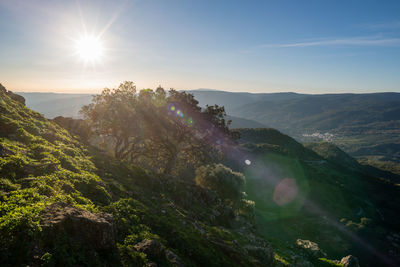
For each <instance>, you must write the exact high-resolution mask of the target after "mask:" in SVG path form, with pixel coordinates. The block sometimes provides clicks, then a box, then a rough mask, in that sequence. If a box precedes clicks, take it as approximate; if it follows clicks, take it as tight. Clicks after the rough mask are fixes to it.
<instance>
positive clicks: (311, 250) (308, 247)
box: [296, 239, 327, 258]
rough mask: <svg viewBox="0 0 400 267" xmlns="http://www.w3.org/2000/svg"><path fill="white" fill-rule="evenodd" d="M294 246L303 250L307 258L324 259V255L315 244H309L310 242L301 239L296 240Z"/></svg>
mask: <svg viewBox="0 0 400 267" xmlns="http://www.w3.org/2000/svg"><path fill="white" fill-rule="evenodd" d="M296 245H297V246H298V247H299V248H301V249H303V250H304V251H305V252H306V254H308V256H311V257H313V258H320V257H326V256H327V255H326V253H325V252H323V251H322V250H321V249H320V248H319V247H318V244H317V243H315V242H311V241H310V240H303V239H297V241H296Z"/></svg>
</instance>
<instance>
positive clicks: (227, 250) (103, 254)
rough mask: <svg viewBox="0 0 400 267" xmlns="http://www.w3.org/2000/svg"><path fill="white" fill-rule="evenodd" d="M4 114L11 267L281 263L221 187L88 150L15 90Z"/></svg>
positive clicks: (5, 219)
mask: <svg viewBox="0 0 400 267" xmlns="http://www.w3.org/2000/svg"><path fill="white" fill-rule="evenodd" d="M0 110H1V113H0V153H1V154H0V177H1V184H0V186H1V188H0V198H1V206H0V261H1V265H2V266H22V265H23V266H26V265H29V266H39V265H44V266H142V265H143V266H144V265H147V264H150V263H157V264H158V265H160V266H183V265H185V266H221V265H229V266H237V265H243V266H259V265H263V264H272V262H273V254H272V253H273V252H272V250H271V248H270V247H269V245H268V244H267V243H266V242H265V241H264V240H263V239H262V238H260V237H257V235H256V233H254V230H253V228H252V226H251V224H249V223H242V222H241V221H240V220H238V218H237V219H235V216H233V211H232V209H231V208H230V207H229V206H226V205H224V204H223V202H221V200H220V199H219V198H218V196H217V195H216V194H215V193H213V192H211V191H209V190H206V189H203V188H202V187H199V186H197V185H195V184H194V183H188V182H185V181H183V180H182V179H178V177H176V178H174V177H165V176H164V177H163V176H160V175H157V174H155V173H152V172H151V171H149V170H144V169H142V168H140V167H138V166H134V165H131V164H126V163H123V162H121V161H118V160H116V159H114V158H112V157H110V156H107V155H106V154H105V153H104V152H102V151H100V150H98V149H96V148H94V147H88V146H86V145H84V144H82V143H81V142H80V141H78V139H76V138H75V137H72V136H71V135H70V134H69V133H68V132H67V131H66V130H65V129H63V128H62V127H60V126H59V125H58V124H56V123H54V122H52V121H49V120H47V119H45V118H43V117H42V116H41V115H40V114H39V113H37V112H34V111H32V110H30V109H28V108H26V107H25V106H24V105H23V104H22V103H20V102H17V101H15V100H13V99H11V98H10V95H7V93H6V91H5V90H2V91H1V92H0ZM232 216H233V217H232ZM233 225H234V226H233ZM261 262H262V263H263V264H261Z"/></svg>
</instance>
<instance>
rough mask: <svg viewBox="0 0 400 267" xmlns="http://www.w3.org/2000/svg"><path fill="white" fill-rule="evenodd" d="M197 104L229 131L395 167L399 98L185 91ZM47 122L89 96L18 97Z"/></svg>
mask: <svg viewBox="0 0 400 267" xmlns="http://www.w3.org/2000/svg"><path fill="white" fill-rule="evenodd" d="M188 92H190V93H192V94H193V95H194V96H195V98H196V99H197V100H198V101H199V102H200V105H202V106H205V105H207V104H208V105H214V104H218V105H222V106H224V107H225V109H226V111H227V113H228V114H229V117H228V119H231V120H232V125H231V127H233V128H264V127H271V128H276V129H278V130H280V131H282V132H284V133H286V134H289V135H291V136H293V137H295V138H296V139H297V140H300V141H302V142H309V141H310V142H311V141H322V138H324V136H329V141H333V142H334V143H335V144H337V145H338V146H339V147H340V148H342V149H343V150H344V151H346V152H348V153H350V154H351V155H352V156H356V157H359V158H363V157H364V158H365V157H374V158H375V159H379V160H382V161H392V162H400V93H371V94H320V95H309V94H297V93H292V92H288V93H246V92H225V91H217V90H211V89H198V90H189V91H188ZM18 94H20V95H22V96H24V97H25V99H26V104H27V106H28V107H30V108H32V109H34V110H37V111H39V112H41V113H42V114H44V115H45V116H46V117H48V118H54V117H56V116H60V115H62V116H69V117H75V118H77V117H78V116H79V114H78V111H79V110H80V108H81V107H82V106H83V105H86V104H88V103H90V101H91V98H92V95H90V94H56V93H22V92H19V93H18Z"/></svg>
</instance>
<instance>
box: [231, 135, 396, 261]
mask: <svg viewBox="0 0 400 267" xmlns="http://www.w3.org/2000/svg"><path fill="white" fill-rule="evenodd" d="M239 131H240V132H241V134H242V136H243V139H242V142H243V144H242V146H241V148H239V149H238V150H237V151H236V152H235V154H238V155H241V156H240V157H237V158H239V160H232V159H226V161H227V162H226V164H227V165H228V166H231V167H232V168H233V169H235V170H238V171H241V172H243V173H244V174H245V176H246V178H247V181H248V184H247V191H246V192H247V194H248V196H249V198H250V199H252V200H254V201H255V203H256V221H257V227H258V229H259V231H260V233H262V234H263V235H264V236H265V238H266V239H267V240H269V241H270V242H271V243H272V244H274V245H275V248H276V250H277V253H279V254H280V255H281V256H283V257H284V258H285V259H288V258H291V257H296V255H295V254H294V253H293V250H292V249H291V248H292V244H294V243H295V242H296V240H297V239H299V238H300V239H302V240H304V239H306V240H311V241H313V242H316V243H317V244H318V245H319V248H321V249H322V250H323V251H325V252H326V253H327V254H328V255H329V257H330V258H340V257H341V256H343V255H346V254H352V255H357V256H358V257H359V259H360V261H361V266H396V265H397V264H398V260H399V255H400V254H399V252H398V250H397V248H396V247H397V244H398V240H395V239H392V238H393V237H392V236H396V235H398V234H399V230H400V228H399V227H398V225H397V224H398V223H400V221H399V218H398V216H397V215H395V214H397V212H399V211H400V207H399V205H398V203H399V201H400V199H399V193H400V191H399V190H400V188H399V187H398V186H397V185H395V184H393V183H390V182H386V181H387V179H385V178H382V176H380V175H381V174H384V175H390V177H391V178H392V179H396V178H398V177H397V176H396V175H393V174H388V173H379V170H376V169H373V168H365V166H361V165H359V164H358V163H357V161H355V160H354V159H353V158H351V157H350V156H349V155H347V154H346V153H344V152H343V151H341V150H340V149H339V148H337V147H335V146H333V145H332V144H329V143H322V144H314V145H312V148H313V149H314V150H315V151H316V152H317V153H318V154H319V155H317V154H316V153H314V152H313V151H311V150H309V149H307V148H305V147H303V146H302V145H301V144H299V143H298V142H296V141H295V140H293V139H292V138H290V137H288V136H286V135H283V134H281V133H279V132H278V131H276V130H273V129H243V130H242V129H239ZM283 147H284V148H283ZM375 175H376V176H375ZM388 198H390V201H388ZM390 240H395V241H390ZM367 251H368V252H367ZM317 266H318V264H317Z"/></svg>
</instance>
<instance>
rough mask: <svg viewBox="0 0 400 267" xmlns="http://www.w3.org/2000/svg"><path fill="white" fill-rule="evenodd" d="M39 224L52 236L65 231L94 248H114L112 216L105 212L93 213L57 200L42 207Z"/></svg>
mask: <svg viewBox="0 0 400 267" xmlns="http://www.w3.org/2000/svg"><path fill="white" fill-rule="evenodd" d="M40 224H41V227H42V228H43V230H44V231H46V232H48V233H49V234H50V236H53V237H56V236H59V235H63V234H65V233H67V234H68V235H69V236H71V237H73V238H74V239H76V240H79V241H81V242H82V243H84V244H86V245H88V246H91V247H93V248H94V249H96V250H110V249H114V248H115V230H114V224H113V218H112V216H111V215H110V214H107V213H96V214H95V213H92V212H90V211H87V210H82V209H77V208H75V207H72V206H70V205H69V204H66V203H63V202H59V203H53V204H52V205H50V206H48V207H47V208H45V209H44V211H43V212H42V214H41V222H40Z"/></svg>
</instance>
